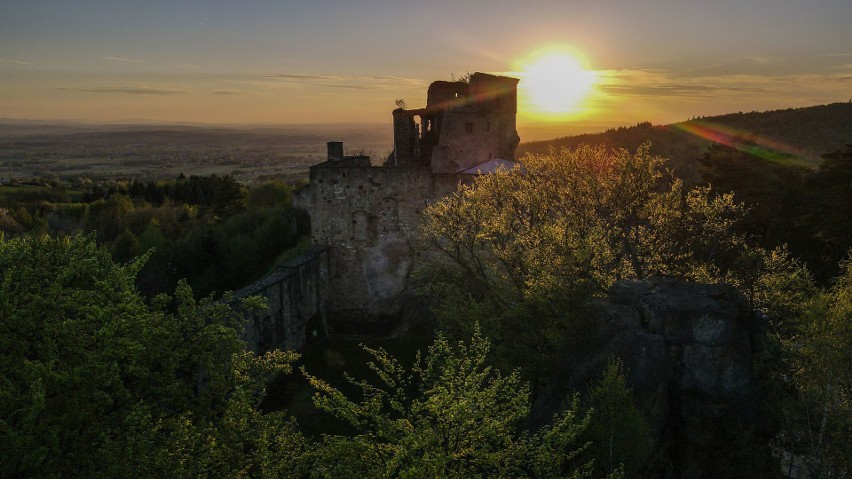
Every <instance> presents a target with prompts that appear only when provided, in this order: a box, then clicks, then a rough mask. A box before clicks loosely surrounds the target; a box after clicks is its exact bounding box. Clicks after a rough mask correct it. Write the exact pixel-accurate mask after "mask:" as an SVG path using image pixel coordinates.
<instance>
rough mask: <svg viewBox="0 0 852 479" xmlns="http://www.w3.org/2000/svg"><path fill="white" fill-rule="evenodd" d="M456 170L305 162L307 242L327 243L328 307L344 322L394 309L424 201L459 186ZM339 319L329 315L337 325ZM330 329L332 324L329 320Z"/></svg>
mask: <svg viewBox="0 0 852 479" xmlns="http://www.w3.org/2000/svg"><path fill="white" fill-rule="evenodd" d="M459 181H460V177H459V176H457V175H435V174H433V173H432V171H431V169H430V168H425V167H424V168H387V167H366V168H365V167H347V166H336V165H335V164H334V163H333V162H328V163H323V164H320V165H316V166H314V167H312V168H311V187H310V190H309V193H308V194H309V198H308V203H309V204H310V205H311V210H310V212H311V230H312V236H313V241H314V243H315V244H318V245H325V246H328V247H329V264H330V269H331V274H330V277H329V288H330V291H332V292H333V294H332V295H331V296H330V297H329V299H328V304H327V306H328V310H329V311H330V312H331V313H332V314H333V315H335V316H336V317H338V318H341V317H343V316H347V317H346V318H343V322H344V323H345V322H347V321H348V322H358V320H359V319H363V316H364V315H365V314H369V315H373V316H375V315H381V314H393V311H391V309H393V306H392V304H389V303H392V302H393V300H394V298H396V297H397V296H398V295H399V294H400V293H401V292H403V291H404V290H405V288H406V286H407V280H408V274H409V272H410V270H411V266H412V264H411V263H412V260H411V254H410V240H411V239H412V238H413V236H414V235H415V234H416V232H417V228H418V226H419V225H420V223H421V213H422V211H423V209H424V208H425V207H426V205H428V204H429V203H430V202H432V201H435V200H436V199H438V198H441V197H443V196H445V195H447V194H449V193H451V192H453V191H455V190H456V189H457V188H458V184H459ZM337 323H338V322H337V321H335V324H337ZM332 329H334V326H332Z"/></svg>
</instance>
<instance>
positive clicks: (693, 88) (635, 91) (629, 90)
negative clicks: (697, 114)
mask: <svg viewBox="0 0 852 479" xmlns="http://www.w3.org/2000/svg"><path fill="white" fill-rule="evenodd" d="M601 90H603V91H605V92H607V93H610V94H614V95H631V96H664V97H672V96H712V94H718V93H723V92H737V93H764V92H766V89H764V88H757V87H746V86H713V85H687V84H664V85H603V86H602V87H601Z"/></svg>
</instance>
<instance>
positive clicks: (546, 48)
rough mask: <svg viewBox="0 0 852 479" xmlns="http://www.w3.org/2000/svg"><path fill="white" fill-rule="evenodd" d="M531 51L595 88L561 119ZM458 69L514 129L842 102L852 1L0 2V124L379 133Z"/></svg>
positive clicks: (851, 67) (849, 82)
mask: <svg viewBox="0 0 852 479" xmlns="http://www.w3.org/2000/svg"><path fill="white" fill-rule="evenodd" d="M542 52H559V53H560V54H562V55H568V56H570V57H572V58H574V59H575V60H576V63H575V65H580V66H581V67H582V68H583V69H585V70H587V71H588V72H591V73H589V75H591V77H590V78H592V77H593V79H594V80H593V82H592V83H591V84H590V85H587V86H586V88H585V89H584V90H583V93H582V95H581V96H582V98H580V99H578V101H577V102H576V103H575V104H573V105H572V106H571V107H570V108H568V109H567V110H565V111H558V112H555V113H554V112H551V113H544V112H542V111H541V109H542V107H541V105H538V106H536V105H537V104H535V102H533V99H532V96H531V95H532V93H533V92H531V91H529V90H528V88H527V87H526V85H531V84H534V83H535V82H534V80H542V78H541V73H540V72H539V73H537V74H535V75H539V76H538V77H535V75H532V74H531V73H529V68H530V67H531V66H532V65H535V61H536V59H539V58H541V57H546V56H547V53H542ZM474 71H482V72H491V73H503V74H508V75H514V76H517V77H519V78H521V84H520V88H521V92H520V96H521V98H520V102H521V111H520V112H519V124H520V125H521V126H524V125H530V124H533V123H541V122H585V123H588V124H608V123H613V124H630V123H635V122H637V121H644V120H648V121H651V122H654V123H668V122H673V121H679V120H684V119H688V118H690V117H692V116H698V115H711V114H719V113H727V112H731V111H751V110H766V109H773V108H786V107H797V106H808V105H815V104H822V103H830V102H837V101H848V100H850V98H852V3H850V0H813V1H802V0H796V1H793V0H776V1H757V0H736V1H727V0H721V1H720V0H714V1H674V0H671V1H655V0H646V1H642V2H638V1H606V0H600V1H569V0H561V1H557V0H550V1H537V0H527V1H511V2H510V1H503V0H488V1H462V0H452V1H448V0H420V1H417V2H412V1H406V0H388V1H385V0H375V1H373V0H358V1H349V2H335V1H325V0H313V1H307V0H306V1H290V0H278V1H239V2H238V1H228V2H226V1H217V0H210V1H194V0H193V1H177V0H175V1H169V2H161V1H156V0H151V1H144V2H143V1H125V0H104V1H67V0H65V1H55V2H49V1H42V0H25V1H18V0H2V1H0V117H4V118H25V119H83V120H96V121H113V120H159V121H182V122H205V123H251V124H265V123H275V124H291V123H332V122H388V123H389V122H390V120H391V116H390V111H391V110H392V109H393V108H394V100H395V99H396V98H404V99H405V100H406V101H407V103H408V105H409V106H411V107H416V106H421V105H423V104H424V103H425V95H426V87H427V86H428V84H429V82H430V81H432V80H438V79H442V80H449V79H450V78H452V76H453V75H455V76H459V75H461V74H464V73H467V72H474Z"/></svg>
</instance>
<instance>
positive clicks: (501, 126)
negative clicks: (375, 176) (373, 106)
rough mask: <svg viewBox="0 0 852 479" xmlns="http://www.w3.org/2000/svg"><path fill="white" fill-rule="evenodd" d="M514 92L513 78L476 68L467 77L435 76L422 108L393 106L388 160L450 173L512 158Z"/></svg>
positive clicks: (515, 137) (514, 144) (515, 141)
mask: <svg viewBox="0 0 852 479" xmlns="http://www.w3.org/2000/svg"><path fill="white" fill-rule="evenodd" d="M517 98H518V80H517V79H516V78H510V77H503V76H496V75H488V74H486V73H474V74H473V75H471V76H470V79H469V81H467V82H464V81H456V82H447V81H436V82H433V83H432V84H431V85H430V86H429V92H428V96H427V100H426V107H425V108H418V109H411V110H403V109H401V108H398V109H396V110H394V112H393V121H394V152H393V153H392V155H391V158H389V159H388V162H387V163H386V166H408V167H412V166H423V167H429V168H430V169H431V170H432V172H433V173H436V174H453V173H461V172H463V171H465V170H468V169H470V168H473V167H475V166H477V165H481V164H483V163H486V162H488V161H489V160H492V159H495V158H500V159H503V160H508V161H512V160H514V159H515V148H516V147H517V146H518V142H519V141H520V138H519V137H518V132H517V130H516V124H515V118H516V115H517V112H518V100H517ZM415 118H419V120H420V122H419V124H418V123H417V122H416V121H415Z"/></svg>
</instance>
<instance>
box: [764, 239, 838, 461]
mask: <svg viewBox="0 0 852 479" xmlns="http://www.w3.org/2000/svg"><path fill="white" fill-rule="evenodd" d="M847 254H848V255H849V256H848V257H847V259H846V260H844V261H842V262H841V264H840V269H841V271H842V274H841V276H839V277H838V278H837V279H836V280H835V282H834V285H833V286H832V287H831V288H830V289H828V290H827V291H823V292H820V293H819V294H815V295H814V296H813V298H812V299H811V300H810V301H809V302H808V303H807V304H806V305H805V307H804V308H803V309H804V311H803V312H801V313H800V315H799V316H798V317H797V318H796V319H797V321H794V322H790V323H788V327H787V328H786V329H784V330H782V331H780V334H781V341H782V343H783V348H784V349H783V355H782V357H781V359H782V360H784V361H785V363H786V364H785V365H786V366H787V369H782V370H781V373H782V374H781V375H780V376H781V378H782V379H783V380H784V382H785V383H786V384H787V385H788V386H789V387H790V393H791V397H792V398H793V402H792V405H791V407H789V408H788V409H787V410H786V411H785V412H786V413H787V417H786V419H787V421H786V424H785V426H786V428H785V430H784V431H782V434H781V436H780V440H781V446H782V447H784V448H785V449H787V450H789V451H792V452H793V453H796V454H799V455H800V456H801V457H803V458H804V461H803V464H804V465H805V467H806V468H807V469H808V470H809V472H810V473H811V474H815V475H816V476H817V477H843V475H844V473H848V471H849V470H850V468H852V462H851V461H850V458H852V446H850V443H849V437H850V433H852V250H850V251H849V252H848V253H847Z"/></svg>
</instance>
